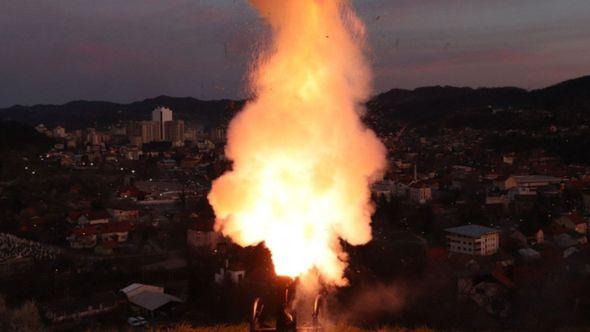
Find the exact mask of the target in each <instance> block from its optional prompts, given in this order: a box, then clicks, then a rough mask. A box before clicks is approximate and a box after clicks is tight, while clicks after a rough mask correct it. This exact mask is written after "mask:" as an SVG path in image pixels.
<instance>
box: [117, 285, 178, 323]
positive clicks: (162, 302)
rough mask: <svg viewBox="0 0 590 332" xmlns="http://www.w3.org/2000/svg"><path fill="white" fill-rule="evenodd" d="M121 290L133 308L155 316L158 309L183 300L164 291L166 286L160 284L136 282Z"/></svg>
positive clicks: (163, 308)
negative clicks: (159, 285)
mask: <svg viewBox="0 0 590 332" xmlns="http://www.w3.org/2000/svg"><path fill="white" fill-rule="evenodd" d="M120 291H121V292H122V293H123V294H124V295H125V296H126V297H127V300H128V301H129V304H130V305H131V307H132V308H133V309H136V310H138V311H140V312H141V313H144V314H148V315H149V316H154V315H155V314H156V313H157V312H158V311H160V310H165V308H166V307H168V306H170V305H173V304H175V303H180V302H182V300H181V299H179V298H178V297H176V296H172V295H169V294H166V293H164V288H162V287H158V286H152V285H144V284H139V283H134V284H131V285H129V286H127V287H125V288H123V289H121V290H120Z"/></svg>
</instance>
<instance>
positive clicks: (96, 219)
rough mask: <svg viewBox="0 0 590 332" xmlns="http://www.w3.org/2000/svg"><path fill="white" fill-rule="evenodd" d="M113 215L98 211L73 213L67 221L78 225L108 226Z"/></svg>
mask: <svg viewBox="0 0 590 332" xmlns="http://www.w3.org/2000/svg"><path fill="white" fill-rule="evenodd" d="M110 219H111V215H110V214H109V213H108V212H107V211H106V210H97V211H72V212H70V213H68V218H67V220H68V221H69V222H70V223H75V224H78V225H97V224H106V223H108V222H109V220H110Z"/></svg>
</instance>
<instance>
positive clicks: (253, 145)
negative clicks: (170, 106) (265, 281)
mask: <svg viewBox="0 0 590 332" xmlns="http://www.w3.org/2000/svg"><path fill="white" fill-rule="evenodd" d="M251 2H252V3H253V5H254V6H255V7H256V8H257V9H258V11H259V12H260V14H261V15H262V16H264V17H265V18H266V19H267V20H268V22H269V23H270V25H271V27H272V31H273V44H272V47H271V48H270V51H269V54H267V56H266V57H265V58H264V60H261V61H260V63H258V65H257V66H256V68H255V69H254V70H253V72H252V88H253V89H254V91H255V92H256V95H257V97H256V99H255V100H254V101H251V102H249V103H248V104H247V105H246V106H245V108H244V110H243V111H242V112H240V113H239V114H238V115H237V116H236V117H235V118H234V119H233V120H232V122H231V124H230V127H229V131H228V145H227V148H226V155H227V157H228V158H229V159H231V160H233V170H232V171H230V172H227V173H225V174H224V175H223V176H221V177H220V178H219V179H217V180H216V181H214V183H213V188H212V190H211V193H210V194H209V197H208V198H209V201H210V202H211V205H212V206H213V208H214V210H215V214H216V216H217V221H216V229H217V230H221V231H222V232H223V234H225V235H227V236H229V237H231V238H232V239H233V240H234V241H235V242H236V243H238V244H239V245H242V246H248V245H254V244H258V243H261V242H264V243H265V245H266V247H268V249H269V250H270V251H271V254H272V260H273V263H274V266H275V271H276V273H277V274H278V275H284V276H290V277H297V276H301V275H304V274H306V273H308V272H310V271H312V270H315V271H317V272H318V274H319V275H320V276H321V278H322V280H324V282H326V283H328V284H332V285H344V284H346V280H345V279H344V277H343V273H344V269H345V267H346V259H347V258H346V255H345V253H344V252H343V250H342V248H341V245H340V242H339V241H340V239H342V240H344V241H347V242H348V243H350V244H352V245H361V244H364V243H367V242H368V241H370V239H371V227H370V217H371V214H372V213H373V207H372V204H371V202H370V190H369V186H370V184H371V183H372V182H374V181H376V180H377V179H378V178H379V177H380V176H381V174H382V170H383V169H384V167H385V164H386V162H385V149H384V147H383V145H382V144H381V142H380V141H379V140H378V138H377V137H376V136H375V134H374V133H373V132H372V131H370V130H368V129H366V128H365V127H364V126H363V124H362V122H361V121H360V114H361V113H362V112H363V111H364V109H363V107H362V103H363V101H365V100H366V99H367V98H368V96H369V93H370V71H369V68H368V66H367V64H366V62H365V60H364V57H363V52H362V42H363V37H364V26H363V24H362V23H361V22H360V20H359V19H358V18H357V17H356V15H355V14H354V13H353V12H352V10H351V7H350V5H349V3H348V2H347V1H343V0H281V1H275V0H252V1H251Z"/></svg>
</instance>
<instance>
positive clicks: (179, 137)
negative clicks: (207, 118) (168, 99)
mask: <svg viewBox="0 0 590 332" xmlns="http://www.w3.org/2000/svg"><path fill="white" fill-rule="evenodd" d="M164 129H165V130H164V133H165V135H164V140H165V141H170V142H173V143H174V142H184V121H182V120H176V121H168V122H166V123H165V124H164Z"/></svg>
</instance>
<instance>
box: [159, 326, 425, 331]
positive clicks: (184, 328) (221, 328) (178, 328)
mask: <svg viewBox="0 0 590 332" xmlns="http://www.w3.org/2000/svg"><path fill="white" fill-rule="evenodd" d="M158 331H166V332H248V331H249V330H248V325H247V324H242V325H228V326H222V325H220V326H210V327H192V326H190V325H188V324H181V325H178V326H176V327H173V328H171V329H166V330H158ZM324 331H325V332H432V331H434V330H431V329H429V328H426V327H420V328H415V329H408V328H403V327H381V328H378V329H374V330H366V329H362V328H358V327H354V326H348V325H327V326H325V329H324Z"/></svg>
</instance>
